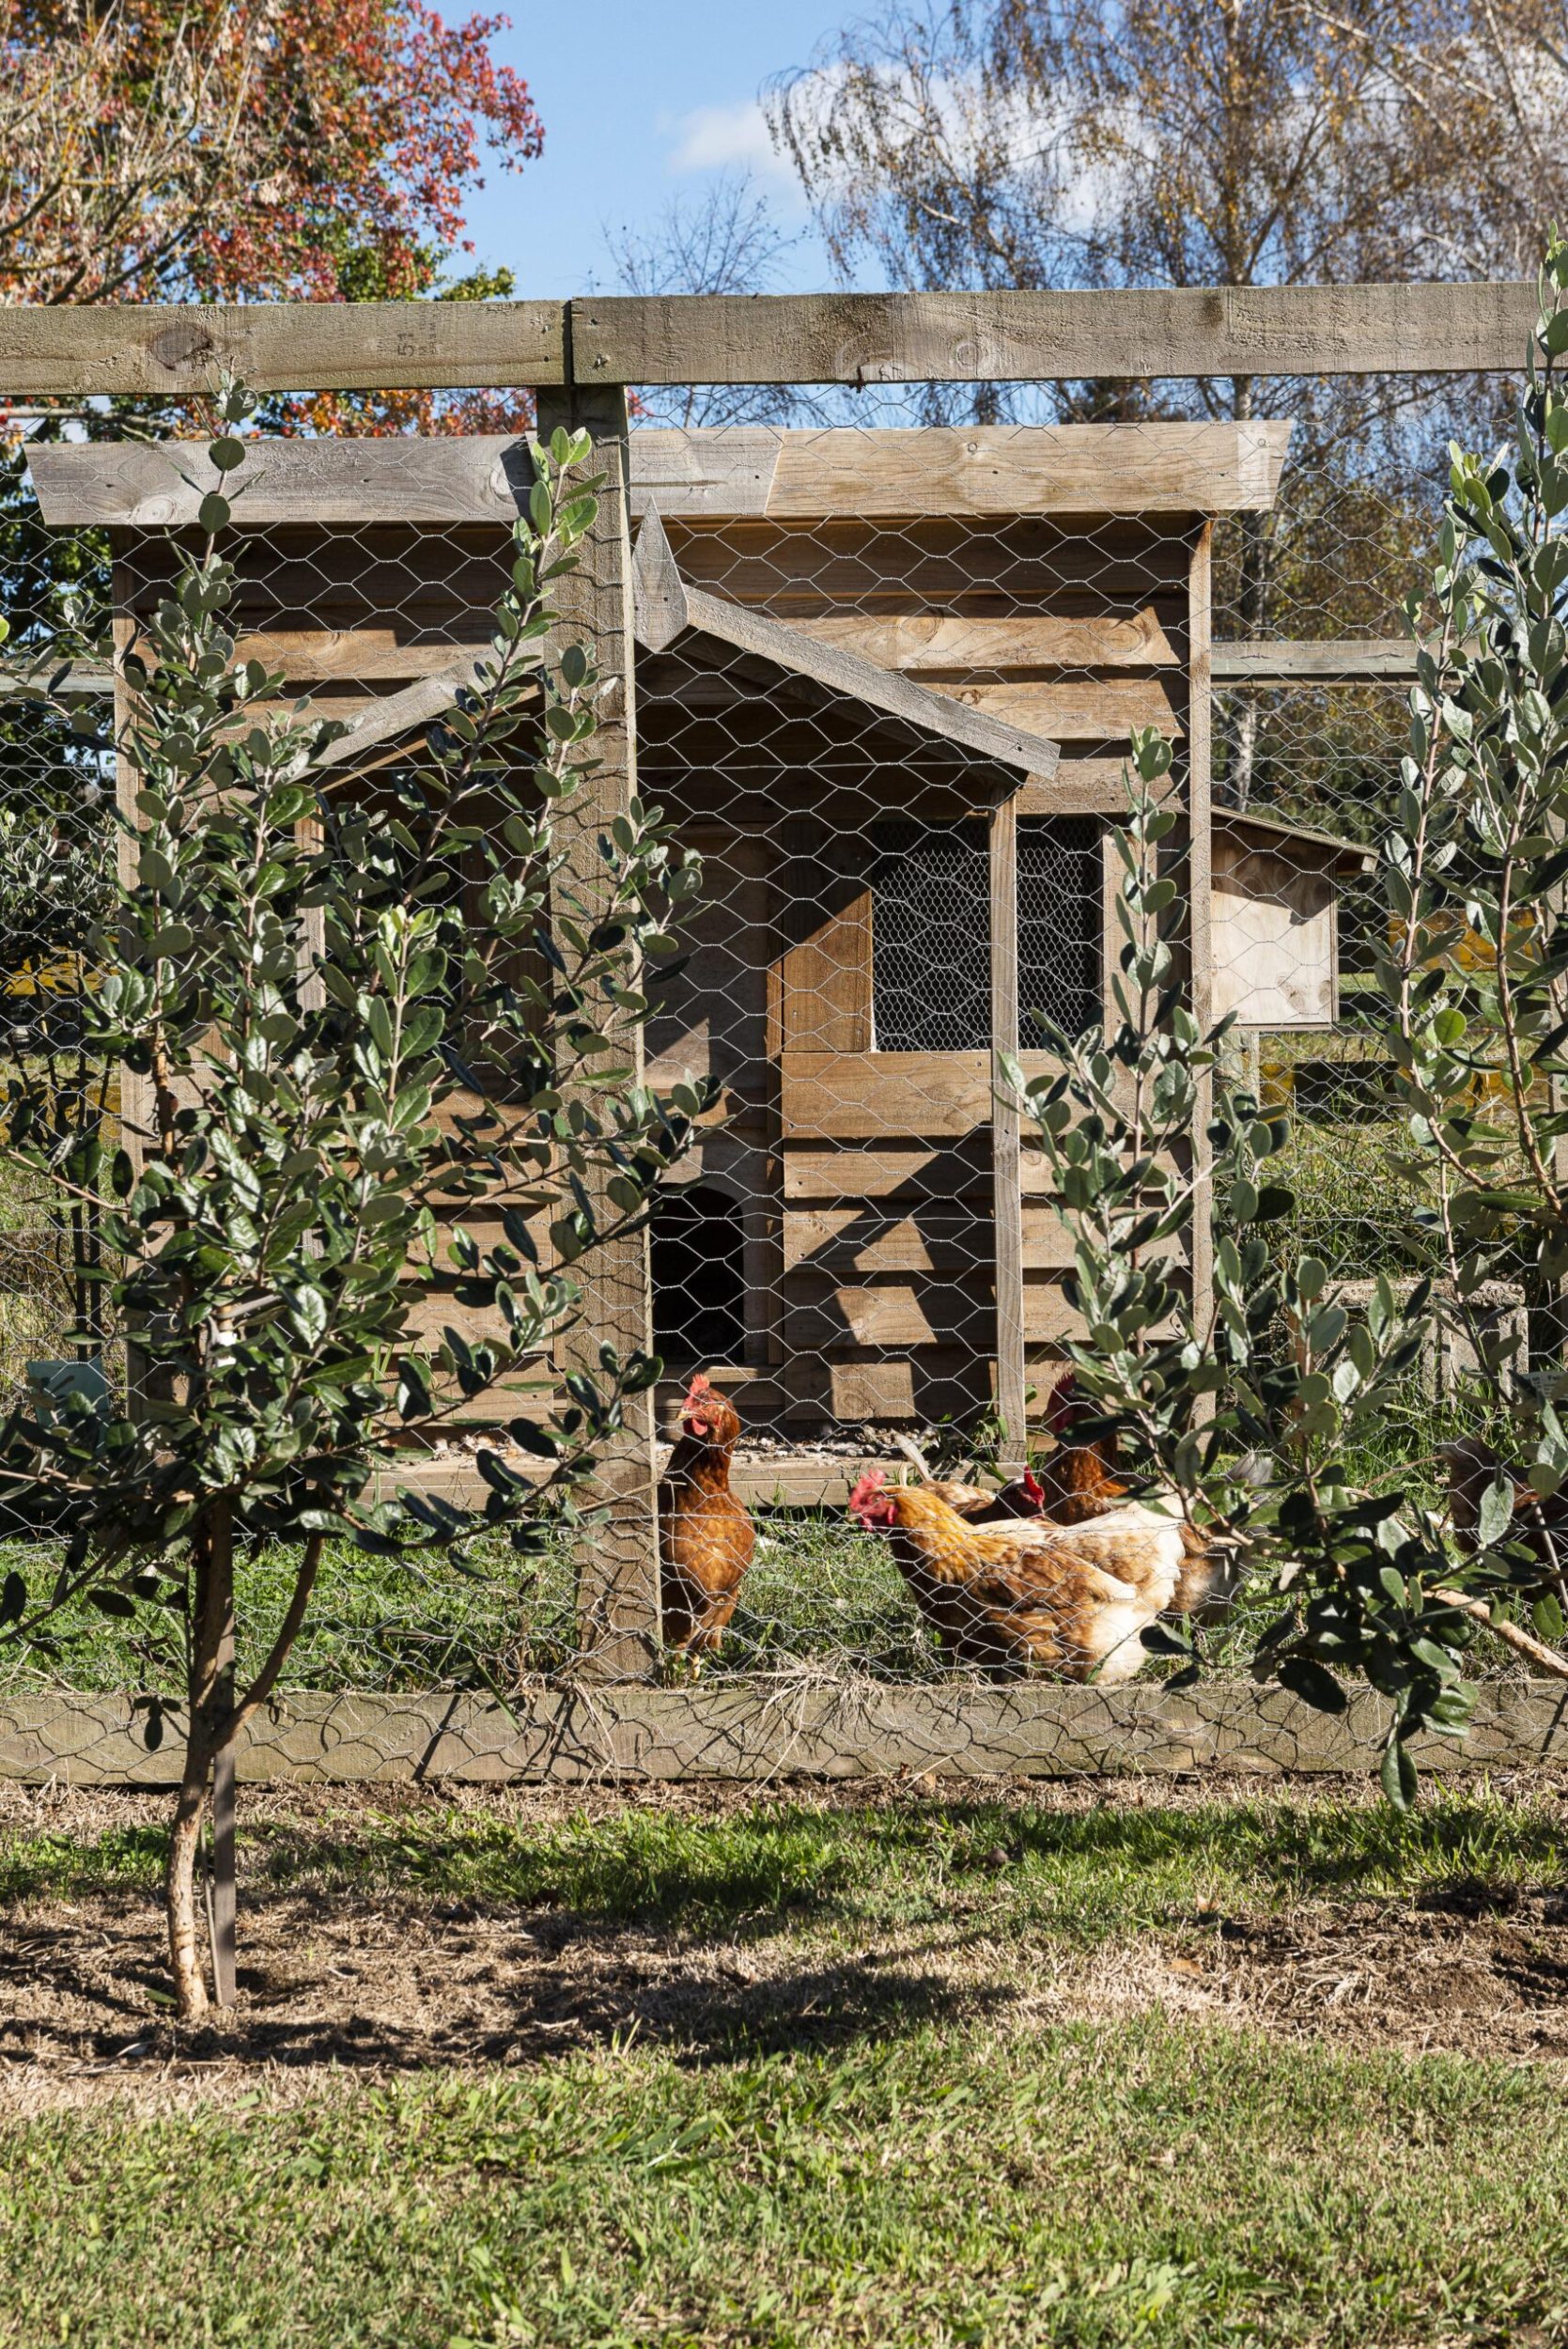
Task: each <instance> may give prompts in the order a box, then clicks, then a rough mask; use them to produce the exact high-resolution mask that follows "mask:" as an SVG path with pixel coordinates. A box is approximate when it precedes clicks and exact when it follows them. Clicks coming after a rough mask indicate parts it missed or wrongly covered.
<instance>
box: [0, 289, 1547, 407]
mask: <svg viewBox="0 0 1568 2349" xmlns="http://www.w3.org/2000/svg"><path fill="white" fill-rule="evenodd" d="M1534 318H1535V292H1534V288H1533V287H1532V286H1530V285H1529V284H1526V283H1522V282H1521V283H1510V284H1499V285H1487V284H1470V283H1459V284H1454V283H1442V284H1423V285H1386V286H1265V287H1248V286H1218V287H1182V288H1175V289H1159V288H1154V289H1141V288H1140V289H1129V290H1125V291H1123V290H1118V291H1109V292H1071V293H1023V292H999V293H886V294H850V293H837V294H755V295H740V294H684V295H665V296H641V295H635V296H625V297H615V298H611V299H604V298H598V297H582V298H579V299H578V300H576V301H574V302H571V303H559V302H365V303H259V302H258V303H99V304H95V305H92V306H89V307H85V308H81V309H73V308H70V307H60V308H51V307H38V308H34V307H30V306H26V305H23V304H10V305H6V306H0V400H3V399H12V400H23V399H41V398H46V397H69V398H91V397H98V396H100V395H103V394H110V393H132V394H141V395H151V396H153V397H169V396H171V395H173V396H179V395H190V394H193V393H201V392H206V391H210V390H211V389H212V388H213V387H214V386H215V384H216V383H217V381H218V380H219V378H220V376H221V375H222V374H223V372H224V371H225V369H228V370H232V371H233V372H235V373H237V374H239V375H241V376H243V377H244V379H245V381H247V382H249V383H251V384H252V385H254V386H255V388H256V390H258V391H280V390H295V391H304V390H316V391H417V390H429V391H442V390H450V389H454V388H461V387H471V388H475V389H480V388H486V387H489V388H505V387H508V386H511V385H520V384H539V385H547V386H548V385H552V384H559V383H563V382H566V381H572V382H575V383H577V384H580V385H583V384H594V383H780V382H783V383H846V384H857V385H863V384H867V383H920V382H950V383H977V382H987V381H1003V382H1013V381H1058V382H1060V381H1073V380H1075V379H1078V378H1082V377H1091V376H1092V377H1099V378H1110V379H1112V380H1128V379H1139V378H1145V377H1193V376H1211V375H1252V376H1259V375H1262V376H1268V375H1276V376H1277V375H1287V376H1288V375H1383V374H1415V375H1424V374H1429V373H1430V374H1437V375H1452V374H1463V373H1469V372H1473V371H1474V370H1477V369H1498V368H1501V369H1513V368H1516V367H1518V366H1520V365H1521V364H1522V362H1523V359H1524V355H1525V350H1526V348H1527V345H1528V342H1529V334H1530V331H1531V328H1532V326H1533V323H1534Z"/></svg>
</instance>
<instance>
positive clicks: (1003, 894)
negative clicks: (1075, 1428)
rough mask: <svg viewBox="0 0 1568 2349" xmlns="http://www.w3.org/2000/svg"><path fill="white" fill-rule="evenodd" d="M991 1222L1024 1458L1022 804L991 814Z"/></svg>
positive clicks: (1003, 1389) (1000, 1322)
mask: <svg viewBox="0 0 1568 2349" xmlns="http://www.w3.org/2000/svg"><path fill="white" fill-rule="evenodd" d="M990 848H991V1228H992V1232H993V1236H994V1237H993V1241H992V1252H993V1257H994V1277H995V1281H996V1349H997V1369H996V1405H997V1411H998V1414H999V1416H1000V1417H1001V1421H1002V1423H1003V1426H1004V1428H1005V1430H1006V1433H1005V1436H1004V1439H1003V1443H1002V1458H1003V1461H1004V1463H1005V1465H1006V1466H1007V1467H1009V1468H1021V1467H1022V1465H1023V1462H1024V1459H1025V1456H1026V1450H1027V1444H1026V1430H1025V1424H1024V1419H1025V1401H1024V1397H1025V1393H1026V1382H1025V1374H1024V1326H1023V1165H1022V1149H1021V1144H1020V1139H1019V1105H1018V1099H1017V1094H1016V1093H1015V1092H1014V1090H1013V1087H1012V1085H1011V1084H1010V1083H1009V1082H1008V1081H1007V1080H1006V1078H1005V1077H1004V1076H1003V1074H1002V1067H1001V1056H1002V1054H1003V1053H1004V1052H1017V1049H1018V803H1017V796H1016V795H1015V796H1013V797H1011V798H1008V799H1005V800H1003V801H1001V802H1000V803H999V804H998V805H997V806H996V807H995V808H994V809H993V810H992V813H991V826H990Z"/></svg>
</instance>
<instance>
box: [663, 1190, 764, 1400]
mask: <svg viewBox="0 0 1568 2349" xmlns="http://www.w3.org/2000/svg"><path fill="white" fill-rule="evenodd" d="M745 1249H746V1235H745V1232H744V1229H743V1228H742V1225H741V1221H740V1203H739V1201H738V1200H737V1199H736V1198H734V1197H733V1196H732V1195H731V1193H730V1192H728V1191H727V1190H720V1189H719V1188H718V1186H717V1185H716V1184H713V1183H691V1184H689V1185H687V1186H686V1188H685V1189H683V1190H665V1191H661V1192H660V1195H659V1197H658V1198H657V1199H656V1200H655V1202H654V1207H653V1216H652V1221H651V1226H650V1230H649V1237H648V1252H649V1256H650V1260H651V1269H652V1274H653V1335H654V1344H655V1346H656V1347H657V1348H658V1350H659V1352H660V1354H661V1355H662V1356H663V1358H664V1361H665V1362H666V1364H667V1365H669V1366H670V1367H672V1368H673V1367H674V1366H675V1365H676V1364H677V1363H690V1362H734V1361H740V1360H741V1359H742V1357H743V1355H744V1353H745V1347H746V1268H745Z"/></svg>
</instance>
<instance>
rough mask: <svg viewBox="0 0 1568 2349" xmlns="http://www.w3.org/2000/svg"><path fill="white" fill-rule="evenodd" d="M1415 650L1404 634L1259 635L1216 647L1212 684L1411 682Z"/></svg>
mask: <svg viewBox="0 0 1568 2349" xmlns="http://www.w3.org/2000/svg"><path fill="white" fill-rule="evenodd" d="M1416 650H1417V648H1416V646H1414V645H1413V644H1411V643H1410V641H1409V639H1408V638H1407V637H1404V636H1367V637H1359V636H1353V637H1338V638H1335V637H1329V638H1325V639H1324V640H1323V641H1322V642H1321V643H1315V644H1314V643H1312V642H1311V641H1307V642H1304V643H1289V642H1276V641H1274V640H1272V639H1270V638H1268V637H1257V638H1253V639H1251V640H1250V641H1249V640H1242V641H1238V642H1235V643H1232V644H1228V645H1227V644H1217V645H1216V646H1215V647H1214V681H1215V683H1216V685H1320V684H1325V683H1329V684H1336V683H1337V684H1354V683H1357V682H1358V681H1359V680H1361V679H1363V678H1372V679H1378V678H1385V677H1386V678H1389V680H1390V681H1398V682H1400V683H1409V684H1414V682H1415V678H1416Z"/></svg>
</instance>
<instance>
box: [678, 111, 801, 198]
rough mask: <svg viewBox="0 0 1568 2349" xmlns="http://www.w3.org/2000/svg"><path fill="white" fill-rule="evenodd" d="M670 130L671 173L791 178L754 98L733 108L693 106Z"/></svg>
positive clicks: (789, 171)
mask: <svg viewBox="0 0 1568 2349" xmlns="http://www.w3.org/2000/svg"><path fill="white" fill-rule="evenodd" d="M672 127H673V128H674V130H675V136H676V145H675V152H674V153H673V154H672V156H671V157H670V168H671V170H672V171H750V172H754V173H755V174H756V176H757V178H758V179H785V180H793V179H794V174H793V172H792V171H791V170H790V168H789V165H788V164H787V163H785V162H784V158H783V157H782V156H781V155H778V154H776V153H775V152H774V148H773V142H772V140H771V139H770V138H769V137H768V123H767V120H766V118H765V117H764V115H763V111H762V108H761V107H760V106H759V105H758V104H757V102H756V100H755V99H754V98H748V99H741V100H739V101H737V103H736V104H734V105H733V106H696V107H693V109H692V111H691V113H690V114H686V115H680V116H678V117H676V118H675V123H674V125H673V126H672Z"/></svg>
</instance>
